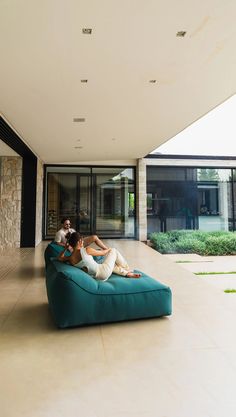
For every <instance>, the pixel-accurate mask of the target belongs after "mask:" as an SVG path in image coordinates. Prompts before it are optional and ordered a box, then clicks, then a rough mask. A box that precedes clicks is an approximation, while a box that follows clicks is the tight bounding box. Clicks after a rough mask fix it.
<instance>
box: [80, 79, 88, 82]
mask: <svg viewBox="0 0 236 417" xmlns="http://www.w3.org/2000/svg"><path fill="white" fill-rule="evenodd" d="M80 82H81V83H87V82H88V80H86V79H83V80H80Z"/></svg>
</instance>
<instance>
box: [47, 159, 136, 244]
mask: <svg viewBox="0 0 236 417" xmlns="http://www.w3.org/2000/svg"><path fill="white" fill-rule="evenodd" d="M134 178H135V175H134V168H124V167H109V168H107V167H103V168H101V167H93V168H91V167H52V166H51V167H47V168H46V204H45V237H46V238H53V237H54V236H55V232H56V231H57V230H58V229H59V227H60V221H61V219H62V218H63V217H69V218H70V219H71V221H72V225H73V227H74V228H75V229H77V230H79V231H80V232H81V233H83V234H84V235H88V234H91V233H97V234H99V236H103V237H135V181H134Z"/></svg>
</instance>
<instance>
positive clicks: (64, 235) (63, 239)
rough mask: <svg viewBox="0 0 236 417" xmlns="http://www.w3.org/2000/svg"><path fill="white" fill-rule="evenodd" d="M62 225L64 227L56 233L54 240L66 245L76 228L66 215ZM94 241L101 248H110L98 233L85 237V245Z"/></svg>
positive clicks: (60, 244)
mask: <svg viewBox="0 0 236 417" xmlns="http://www.w3.org/2000/svg"><path fill="white" fill-rule="evenodd" d="M61 225H62V227H61V229H60V230H58V232H57V233H56V236H55V239H54V241H55V243H57V244H58V245H59V246H63V247H65V246H66V244H67V240H68V239H69V237H70V235H71V233H73V232H75V229H73V228H72V227H70V226H71V222H70V219H68V218H67V217H64V218H63V219H62V220H61ZM92 243H96V245H97V246H98V247H99V248H101V249H108V247H107V246H106V245H105V244H104V243H103V242H102V240H101V239H99V237H98V236H97V235H91V236H86V237H85V238H84V246H85V247H86V246H89V245H91V244H92ZM69 250H71V251H72V248H69Z"/></svg>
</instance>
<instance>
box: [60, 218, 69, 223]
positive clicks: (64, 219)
mask: <svg viewBox="0 0 236 417" xmlns="http://www.w3.org/2000/svg"><path fill="white" fill-rule="evenodd" d="M66 220H69V222H70V219H69V217H63V219H61V224H64V223H65V222H66Z"/></svg>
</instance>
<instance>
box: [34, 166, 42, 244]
mask: <svg viewBox="0 0 236 417" xmlns="http://www.w3.org/2000/svg"><path fill="white" fill-rule="evenodd" d="M42 218H43V163H42V162H41V161H40V159H38V162H37V195H36V226H35V246H37V245H38V244H39V243H40V242H41V240H42Z"/></svg>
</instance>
